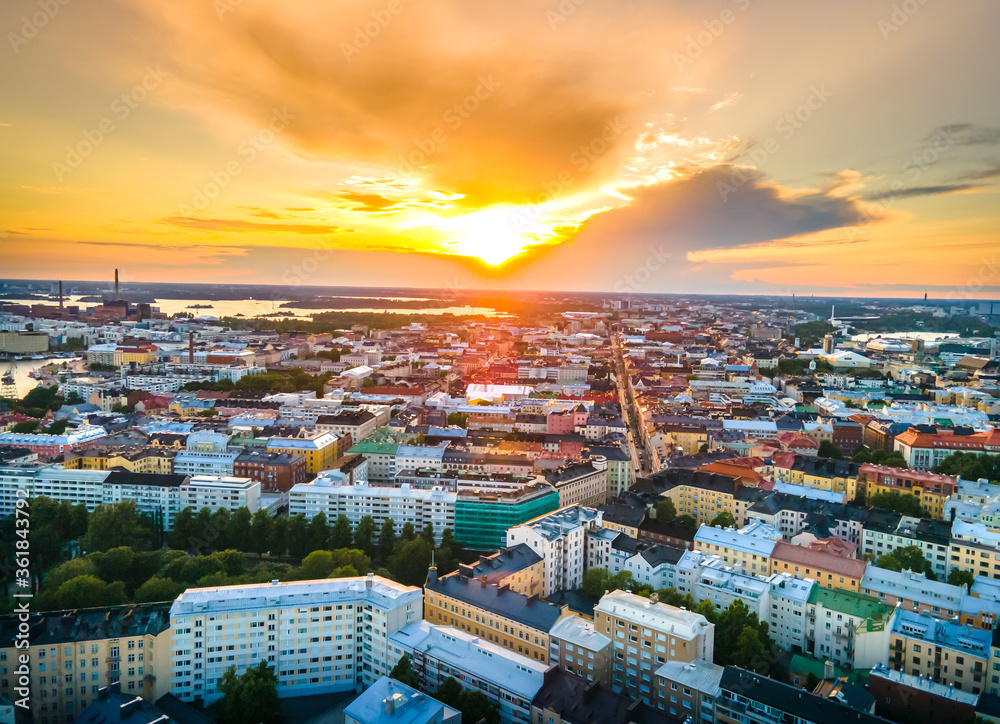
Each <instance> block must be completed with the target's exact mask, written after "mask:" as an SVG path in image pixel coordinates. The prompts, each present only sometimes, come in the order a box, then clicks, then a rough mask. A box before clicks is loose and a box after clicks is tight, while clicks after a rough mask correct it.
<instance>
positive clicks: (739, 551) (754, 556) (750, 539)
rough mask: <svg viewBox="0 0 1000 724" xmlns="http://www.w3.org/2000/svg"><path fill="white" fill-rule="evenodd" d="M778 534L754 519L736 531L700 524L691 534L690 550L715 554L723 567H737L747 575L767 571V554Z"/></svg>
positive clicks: (769, 557)
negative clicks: (691, 547) (692, 535)
mask: <svg viewBox="0 0 1000 724" xmlns="http://www.w3.org/2000/svg"><path fill="white" fill-rule="evenodd" d="M780 542H781V533H780V532H778V531H777V530H775V529H774V528H771V527H770V526H766V525H763V524H762V523H760V522H754V523H751V524H750V525H748V526H746V527H745V528H742V529H740V530H734V529H733V528H720V527H718V526H716V527H714V528H713V527H711V526H707V525H703V526H701V527H699V528H698V532H697V533H695V535H694V549H695V550H696V551H702V552H704V553H707V554H710V555H716V556H719V558H721V559H722V561H723V563H725V564H726V565H727V566H739V567H740V569H741V570H743V571H744V572H746V573H749V574H750V575H754V576H756V575H761V576H766V575H769V574H770V573H771V555H772V553H773V551H774V548H775V546H776V545H778V544H779V543H780Z"/></svg>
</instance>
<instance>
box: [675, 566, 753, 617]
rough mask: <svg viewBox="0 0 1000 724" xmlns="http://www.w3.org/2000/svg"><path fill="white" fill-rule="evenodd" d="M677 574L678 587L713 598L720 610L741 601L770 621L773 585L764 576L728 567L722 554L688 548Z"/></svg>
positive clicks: (701, 598)
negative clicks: (689, 549) (710, 553)
mask: <svg viewBox="0 0 1000 724" xmlns="http://www.w3.org/2000/svg"><path fill="white" fill-rule="evenodd" d="M676 576H677V581H676V584H675V587H676V588H677V590H678V591H680V592H681V593H690V594H691V596H692V597H693V598H694V600H695V601H698V602H701V601H710V602H711V603H712V604H713V605H714V606H715V608H716V609H718V610H719V611H724V610H726V609H727V608H729V606H730V605H731V604H732V603H734V602H735V601H741V602H742V603H743V604H745V605H746V606H747V608H749V609H750V611H751V612H753V613H756V614H757V617H758V618H760V620H762V621H766V620H767V617H768V611H769V609H770V601H771V584H770V583H769V582H768V579H767V578H766V577H764V576H762V575H754V574H751V573H748V572H746V571H744V570H743V569H742V568H741V567H740V566H727V565H726V564H725V563H724V562H723V560H722V558H721V557H719V556H718V555H709V554H706V553H704V552H702V551H686V552H685V553H684V555H683V556H682V557H681V559H680V560H679V561H678V562H677V564H676Z"/></svg>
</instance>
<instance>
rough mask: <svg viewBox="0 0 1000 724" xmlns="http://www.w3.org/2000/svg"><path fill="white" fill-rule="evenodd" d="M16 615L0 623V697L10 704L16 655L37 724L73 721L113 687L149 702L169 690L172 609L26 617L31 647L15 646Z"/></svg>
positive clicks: (145, 606)
mask: <svg viewBox="0 0 1000 724" xmlns="http://www.w3.org/2000/svg"><path fill="white" fill-rule="evenodd" d="M19 623H20V622H19V614H18V613H13V614H10V615H7V616H3V617H0V641H2V642H3V643H2V645H3V647H4V648H0V694H2V695H3V696H6V697H7V698H8V699H10V700H11V701H12V702H13V701H16V700H18V699H20V698H22V697H20V696H18V694H17V692H16V691H15V690H14V689H15V687H17V686H18V679H19V678H20V674H19V673H18V668H19V667H20V666H21V658H20V657H21V656H22V655H25V654H26V655H27V659H28V663H27V664H26V665H27V667H28V669H29V671H30V673H29V676H30V677H31V687H30V688H31V696H30V700H29V703H30V706H31V713H32V717H33V719H32V721H34V722H35V724H57V722H59V723H61V722H66V721H73V720H75V719H76V718H77V717H78V716H79V715H80V713H81V712H82V711H83V710H84V709H86V708H87V706H88V705H89V704H91V703H92V702H93V701H94V700H95V699H96V698H97V690H98V689H100V688H101V687H104V686H108V685H110V684H112V683H114V682H115V681H120V682H121V689H122V692H123V693H132V694H134V695H136V696H141V697H142V698H144V699H147V700H148V701H151V702H155V701H156V700H157V699H159V698H160V697H161V696H163V695H164V694H166V693H168V692H169V690H170V603H147V604H137V605H129V606H112V607H106V608H87V609H79V610H76V611H49V612H46V613H36V614H30V619H29V625H30V627H31V638H30V645H29V647H28V649H27V650H23V649H18V648H16V647H15V644H16V641H17V639H16V636H17V634H18V626H19Z"/></svg>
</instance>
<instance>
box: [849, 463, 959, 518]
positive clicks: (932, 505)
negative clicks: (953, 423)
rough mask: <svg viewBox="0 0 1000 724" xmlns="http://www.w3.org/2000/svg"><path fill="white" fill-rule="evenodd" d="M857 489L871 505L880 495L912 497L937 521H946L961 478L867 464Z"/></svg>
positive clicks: (863, 466)
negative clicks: (945, 514) (946, 507)
mask: <svg viewBox="0 0 1000 724" xmlns="http://www.w3.org/2000/svg"><path fill="white" fill-rule="evenodd" d="M857 488H858V493H859V494H860V495H861V496H862V497H863V498H864V500H865V501H866V502H869V503H870V501H871V499H872V497H874V496H876V495H879V494H889V495H912V496H914V497H915V498H916V499H917V501H918V502H919V503H920V507H921V508H922V509H923V511H924V512H925V513H927V514H928V515H930V516H931V517H932V518H934V519H935V520H944V504H945V503H947V502H948V500H949V499H950V498H951V497H952V496H954V495H955V493H956V492H957V490H958V478H954V477H952V476H950V475H940V474H938V473H931V472H927V471H924V470H909V469H905V468H902V469H901V468H890V467H885V466H883V465H872V464H870V463H865V464H864V465H862V466H861V469H860V470H859V472H858V485H857Z"/></svg>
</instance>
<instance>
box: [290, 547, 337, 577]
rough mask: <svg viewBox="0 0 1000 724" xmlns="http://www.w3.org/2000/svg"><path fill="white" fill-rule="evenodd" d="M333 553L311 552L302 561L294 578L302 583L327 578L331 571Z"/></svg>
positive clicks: (333, 566) (332, 567)
mask: <svg viewBox="0 0 1000 724" xmlns="http://www.w3.org/2000/svg"><path fill="white" fill-rule="evenodd" d="M334 568H336V565H334V562H333V553H332V552H330V551H313V552H312V553H310V554H309V555H307V556H306V557H305V558H303V559H302V565H300V566H299V569H298V571H296V577H297V578H298V579H300V580H303V581H309V580H314V579H317V578H328V577H329V576H330V574H331V573H333V569H334Z"/></svg>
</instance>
